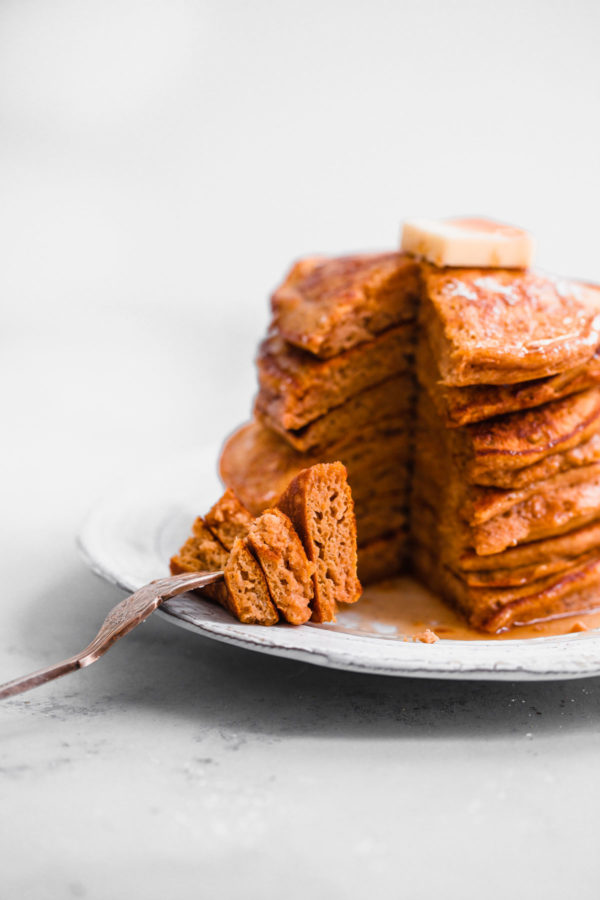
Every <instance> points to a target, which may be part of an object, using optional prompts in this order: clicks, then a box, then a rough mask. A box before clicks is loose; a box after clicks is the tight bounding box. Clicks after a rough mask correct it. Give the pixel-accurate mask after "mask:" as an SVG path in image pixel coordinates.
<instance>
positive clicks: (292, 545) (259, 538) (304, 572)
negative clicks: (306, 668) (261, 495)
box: [247, 509, 315, 625]
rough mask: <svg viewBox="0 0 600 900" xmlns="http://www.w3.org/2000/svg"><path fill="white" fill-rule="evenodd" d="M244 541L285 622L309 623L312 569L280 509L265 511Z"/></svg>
mask: <svg viewBox="0 0 600 900" xmlns="http://www.w3.org/2000/svg"><path fill="white" fill-rule="evenodd" d="M247 540H248V544H249V546H250V549H251V550H252V552H253V554H254V556H255V557H256V559H257V560H258V562H259V563H260V566H261V568H262V570H263V573H264V576H265V578H266V581H267V585H268V587H269V593H270V595H271V599H272V601H273V603H274V604H275V606H276V607H277V609H278V610H279V612H280V613H281V614H282V616H283V617H284V619H285V620H286V621H287V622H290V623H291V624H292V625H303V624H304V623H305V622H308V620H309V619H310V617H311V608H310V603H311V601H312V598H313V582H312V575H313V573H314V568H315V567H314V564H313V563H311V562H309V560H308V559H307V556H306V553H305V551H304V548H303V546H302V542H301V541H300V538H299V537H298V535H297V534H296V532H295V530H294V527H293V525H292V523H291V522H290V520H289V519H288V517H287V516H286V515H285V514H284V513H282V512H281V510H279V509H268V510H266V511H265V512H264V513H263V514H262V515H260V516H259V517H258V518H257V519H255V521H254V522H253V523H252V525H251V526H250V529H249V530H248V539H247Z"/></svg>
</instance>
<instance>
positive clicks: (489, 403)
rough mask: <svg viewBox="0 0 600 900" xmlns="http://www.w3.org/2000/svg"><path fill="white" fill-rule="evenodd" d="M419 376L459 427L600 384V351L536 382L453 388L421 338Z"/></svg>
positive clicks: (440, 409) (444, 414)
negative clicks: (445, 379)
mask: <svg viewBox="0 0 600 900" xmlns="http://www.w3.org/2000/svg"><path fill="white" fill-rule="evenodd" d="M417 375H418V379H419V382H420V384H421V385H423V387H424V388H425V389H426V390H427V392H428V394H429V396H430V397H431V399H432V400H433V402H434V404H435V406H436V409H437V412H438V414H439V415H440V416H441V417H442V418H443V419H444V422H445V424H446V425H447V426H449V427H454V428H456V427H458V426H460V425H470V424H472V423H473V422H481V421H483V420H485V419H491V418H492V417H494V416H499V415H504V414H506V413H511V412H518V411H519V410H523V409H531V408H533V407H535V406H542V405H543V404H544V403H550V402H552V401H553V400H560V399H561V398H562V397H567V396H568V395H569V394H576V393H579V391H584V390H587V388H590V387H593V386H594V385H597V384H600V352H599V351H598V350H597V351H596V353H595V355H594V356H593V357H592V358H591V359H590V360H589V362H585V363H583V365H581V366H576V367H575V368H574V369H568V370H567V371H566V372H561V373H560V374H558V375H549V376H548V377H546V378H539V379H537V380H535V381H525V382H520V383H518V384H498V385H495V384H494V385H490V384H474V385H469V386H466V387H449V386H448V385H445V384H443V383H442V382H441V376H440V373H439V370H438V368H437V366H436V364H435V360H434V358H433V354H432V352H431V350H430V348H429V343H428V341H427V340H425V339H421V340H420V341H419V342H418V350H417Z"/></svg>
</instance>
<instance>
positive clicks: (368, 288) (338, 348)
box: [271, 253, 420, 359]
mask: <svg viewBox="0 0 600 900" xmlns="http://www.w3.org/2000/svg"><path fill="white" fill-rule="evenodd" d="M419 290H420V277H419V266H418V264H417V262H416V261H415V260H414V259H413V258H412V257H410V256H407V255H405V254H402V253H370V254H358V255H354V256H342V257H337V258H333V259H327V258H324V257H319V256H314V257H308V258H306V259H302V260H300V261H299V262H297V263H296V264H295V265H294V266H293V267H292V269H291V271H290V272H289V274H288V275H287V277H286V279H285V281H284V282H283V284H282V285H281V287H279V288H278V289H277V290H276V291H275V293H274V294H273V296H272V298H271V305H272V309H273V325H274V326H275V327H276V328H277V330H278V331H279V333H280V334H281V336H282V337H283V338H285V340H286V341H289V343H291V344H294V345H295V346H297V347H300V348H302V349H303V350H308V351H309V352H310V353H313V354H315V355H316V356H320V357H321V358H323V359H325V358H330V357H332V356H337V355H338V354H339V353H343V352H344V351H345V350H348V349H349V348H350V347H354V346H355V345H356V344H361V343H364V342H365V341H371V340H372V339H373V338H374V337H375V336H376V335H378V334H379V333H380V332H382V331H385V330H386V329H387V328H390V327H391V326H393V325H398V324H399V323H401V322H407V321H410V320H411V319H414V317H415V313H416V305H417V299H418V296H419Z"/></svg>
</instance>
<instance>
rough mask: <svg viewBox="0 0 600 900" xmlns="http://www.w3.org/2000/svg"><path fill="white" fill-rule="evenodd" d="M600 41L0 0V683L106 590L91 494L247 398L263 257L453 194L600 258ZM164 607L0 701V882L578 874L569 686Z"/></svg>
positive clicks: (583, 750)
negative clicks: (288, 635)
mask: <svg viewBox="0 0 600 900" xmlns="http://www.w3.org/2000/svg"><path fill="white" fill-rule="evenodd" d="M599 35H600V5H599V4H597V3H595V2H593V0H574V2H569V3H567V2H555V0H554V2H551V0H546V2H542V0H538V2H533V0H532V2H524V0H521V2H515V0H504V2H502V3H499V2H497V3H487V2H481V0H480V2H466V0H460V2H410V3H408V2H382V0H371V2H367V0H362V2H356V0H347V2H331V0H329V2H327V0H321V2H313V0H305V2H301V3H300V2H279V3H277V2H265V0H258V2H216V0H215V2H195V3H194V2H187V3H183V2H176V0H171V2H167V0H163V2H152V0H148V2H132V0H125V2H117V0H103V2H95V0H89V2H85V0H83V2H82V0H71V2H65V0H63V2H59V0H38V2H34V0H14V2H10V0H3V2H2V3H1V5H0V198H1V199H0V235H1V246H2V254H1V260H0V310H1V316H0V402H1V406H0V409H1V412H2V421H3V424H4V434H3V440H2V442H1V445H0V498H1V501H2V503H1V511H0V528H1V532H0V538H1V541H2V556H1V568H0V574H1V577H2V579H3V582H2V585H3V591H2V593H1V595H0V604H1V609H2V616H3V628H2V633H1V636H0V680H3V679H4V678H7V679H8V678H9V677H12V676H14V675H16V674H18V673H20V672H21V671H26V670H27V669H30V668H34V667H37V666H39V665H42V664H46V663H49V662H51V661H54V660H56V659H59V658H61V657H64V656H66V655H68V654H69V653H71V652H73V651H74V650H76V649H77V648H78V647H79V646H80V645H83V644H84V643H86V642H87V640H88V638H89V637H91V635H92V633H93V631H94V629H95V627H96V625H97V624H98V622H99V620H100V619H101V618H102V615H103V614H104V612H105V611H106V610H107V609H108V607H109V606H110V604H111V603H112V602H115V601H116V599H117V597H118V595H117V593H116V592H115V591H113V590H112V589H111V588H109V587H105V586H102V585H101V584H100V583H99V582H96V581H95V580H94V579H93V578H92V576H91V575H89V574H88V573H87V572H86V570H85V568H84V567H83V564H82V563H81V562H80V561H79V560H78V558H77V554H76V551H75V549H74V535H75V533H76V531H77V528H78V525H79V522H80V520H81V518H82V517H83V515H84V514H85V511H86V510H87V509H88V508H89V506H90V505H91V504H92V503H93V501H94V500H95V498H96V497H97V496H99V495H100V494H101V493H102V492H103V491H104V490H105V489H106V487H107V486H108V485H109V484H110V483H111V482H112V480H113V479H114V478H115V477H117V476H118V475H120V474H121V473H122V472H123V471H127V470H128V469H129V468H131V467H136V466H138V465H139V464H140V462H141V461H144V462H146V461H152V460H155V459H156V460H158V459H160V458H162V457H165V456H167V455H169V454H171V453H174V452H178V451H180V450H182V449H184V448H189V447H194V446H198V447H200V446H201V445H202V444H203V443H204V442H206V441H215V440H216V441H218V440H220V439H221V438H222V437H223V435H224V434H225V433H226V432H227V431H228V430H230V429H232V428H233V427H235V426H236V424H238V423H239V422H240V421H242V420H243V419H244V418H245V417H247V416H248V414H249V410H250V405H251V397H252V394H253V392H254V373H253V366H252V357H253V354H254V352H255V347H256V343H257V340H258V339H259V337H260V336H261V334H262V333H263V331H264V328H265V325H266V322H267V303H266V301H267V297H268V294H269V292H270V290H271V289H272V287H273V286H274V285H275V284H276V283H277V281H278V280H279V279H280V277H281V276H282V274H283V272H284V271H285V270H286V268H287V267H288V265H289V263H290V262H291V260H292V259H294V258H295V257H297V256H299V255H302V254H304V253H312V252H315V251H317V252H331V253H339V252H349V251H353V250H359V249H371V248H372V249H378V248H388V247H394V246H395V245H396V242H397V238H398V232H399V226H400V222H401V220H402V218H403V217H404V216H409V215H433V216H444V215H452V214H456V213H469V214H470V213H475V214H487V215H491V216H494V217H497V218H499V219H502V220H506V221H509V222H515V223H517V224H521V225H524V226H526V227H528V228H530V229H531V230H532V231H533V232H534V233H535V234H536V236H537V239H538V245H539V253H538V260H539V263H540V265H541V266H543V267H544V268H547V269H550V270H554V271H557V272H561V273H565V274H576V275H579V276H582V277H585V278H588V279H597V280H600V242H599V239H598V225H597V222H598V208H599V201H600V114H599V113H600V109H599V107H600V53H599V51H598V42H599ZM172 632H173V630H172V629H170V628H169V626H168V625H167V624H165V623H163V622H150V623H148V625H147V626H146V629H145V630H144V632H143V634H141V635H140V636H138V635H135V636H132V637H131V638H130V639H128V641H127V642H124V644H123V646H122V647H118V648H115V650H114V651H111V656H110V657H108V658H107V659H106V660H104V661H103V662H102V663H100V664H99V665H98V667H92V669H91V670H89V671H86V672H84V673H81V674H79V675H76V676H72V677H71V678H70V679H65V681H64V682H61V683H56V684H55V685H53V686H50V687H47V688H44V689H43V690H40V691H39V692H38V693H37V694H36V695H33V694H32V695H31V696H30V697H29V698H23V699H19V700H17V699H16V700H14V701H11V702H10V703H9V704H7V705H6V706H5V707H4V708H3V710H2V718H3V722H5V723H6V730H5V732H4V733H5V738H3V739H2V745H1V746H0V765H1V766H2V770H1V772H0V778H2V779H3V780H4V783H5V787H4V788H3V789H2V793H3V798H4V799H3V800H2V814H1V816H0V829H1V830H2V832H3V833H2V835H0V836H1V837H2V841H1V843H0V846H1V848H2V849H1V850H0V855H2V856H3V857H4V858H3V859H2V867H1V871H2V875H0V896H2V897H5V896H6V897H11V898H12V897H16V896H19V897H24V896H32V897H34V896H35V897H36V898H39V897H46V896H47V897H58V896H61V897H62V896H76V897H79V896H86V897H107V896H110V897H113V898H114V897H120V896H131V895H132V894H131V892H132V891H134V892H136V891H137V889H138V888H139V886H140V884H141V885H143V888H144V893H145V895H146V896H148V897H154V896H161V897H163V896H168V895H169V891H171V895H172V896H185V895H189V894H190V893H191V891H192V890H193V891H194V894H198V893H199V894H200V896H204V894H203V893H202V890H203V886H204V888H205V889H206V891H207V893H206V896H209V895H210V896H215V895H216V894H215V893H214V892H215V891H216V890H218V891H219V892H220V893H221V895H222V896H234V895H235V893H236V892H238V893H239V891H242V890H243V891H244V894H245V896H248V897H254V896H257V897H258V896H260V897H264V896H269V897H270V896H273V897H279V896H289V897H296V896H305V895H306V893H307V892H310V893H312V894H313V895H314V896H324V895H325V894H326V895H327V896H329V897H332V896H338V895H339V896H342V895H344V896H350V895H352V894H355V895H356V896H359V895H362V896H365V895H366V893H365V892H368V891H369V890H377V891H379V892H383V891H387V892H388V893H389V892H390V891H393V890H398V889H399V885H401V884H404V885H405V888H406V890H407V893H406V896H410V897H424V898H428V897H431V896H433V895H434V893H435V890H436V889H437V890H439V892H440V893H441V892H442V891H443V893H444V896H447V897H455V896H456V897H458V896H461V897H479V896H486V897H488V898H489V897H496V896H498V897H499V896H505V895H506V893H507V892H508V891H510V892H513V891H515V890H516V891H517V895H519V886H521V887H523V891H522V893H524V892H525V888H527V889H529V891H530V892H532V891H534V890H538V889H539V891H540V892H541V893H540V896H544V897H546V898H549V897H564V896H566V895H567V893H568V892H569V891H570V889H571V887H572V886H575V887H573V891H575V889H576V892H577V894H578V896H579V897H582V898H584V897H596V896H597V888H595V886H594V885H595V880H596V877H597V876H600V870H599V865H598V861H597V859H598V856H597V852H596V844H595V843H594V842H593V841H591V838H592V836H593V835H594V833H595V832H596V831H597V825H598V822H597V801H598V799H600V795H599V793H598V790H597V784H598V780H597V777H596V770H597V758H598V749H599V748H598V739H597V735H596V732H597V724H598V710H599V708H600V684H598V683H597V682H596V681H591V682H589V683H586V684H584V683H572V684H565V685H558V686H556V687H552V686H547V685H546V686H537V687H529V688H518V687H514V688H513V687H510V686H508V687H502V686H500V687H496V688H491V687H489V686H487V687H486V686H481V687H476V686H467V685H454V686H445V685H433V684H427V683H424V684H419V683H417V682H402V683H401V684H400V683H396V682H394V683H392V684H388V683H387V682H385V681H384V680H382V679H375V678H368V677H365V678H359V677H356V676H349V675H343V674H339V675H336V674H335V673H320V672H318V670H314V671H313V670H310V671H309V670H308V668H307V667H306V666H302V665H300V664H291V663H283V662H277V661H274V660H268V661H265V660H261V659H260V658H255V657H253V656H250V655H248V654H243V653H240V652H239V651H235V650H232V649H228V648H223V647H219V646H212V645H211V646H209V645H208V644H207V643H206V642H202V641H198V639H196V638H194V637H193V636H191V635H187V634H183V633H182V634H179V633H177V634H176V635H175V636H174V635H173V633H172ZM126 644H127V646H126ZM158 684H160V687H158V686H157V685H158ZM198 742H201V743H203V746H202V747H201V748H200V749H199V748H198V746H197V745H198ZM207 748H208V749H207ZM207 759H210V760H211V762H210V763H207V762H206V760H207ZM203 760H204V762H203ZM215 773H217V774H215ZM315 820H316V821H315ZM57 823H58V824H57ZM291 844H293V846H291ZM232 859H237V864H232ZM3 878H4V879H5V880H6V884H5V886H4V890H3V889H2V879H3ZM540 879H541V880H540ZM540 885H541V887H540ZM209 888H210V890H209ZM27 892H29V893H27ZM128 892H129V893H128ZM435 895H436V896H437V894H435Z"/></svg>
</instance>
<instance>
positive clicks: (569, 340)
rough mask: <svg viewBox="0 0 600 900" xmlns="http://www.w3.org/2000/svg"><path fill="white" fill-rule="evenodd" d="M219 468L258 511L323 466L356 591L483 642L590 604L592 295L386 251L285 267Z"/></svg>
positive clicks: (597, 602) (597, 459) (599, 493)
mask: <svg viewBox="0 0 600 900" xmlns="http://www.w3.org/2000/svg"><path fill="white" fill-rule="evenodd" d="M272 310H273V320H272V326H271V329H270V332H269V334H268V336H267V338H266V340H265V341H264V342H263V344H262V346H261V348H260V352H259V357H258V373H259V386H260V387H259V393H258V397H257V400H256V405H255V415H254V421H253V422H251V423H250V424H249V425H246V426H244V427H243V428H242V429H241V430H240V431H238V432H237V433H236V434H235V435H233V437H231V438H230V439H229V441H228V442H227V444H226V445H225V448H224V451H223V455H222V458H221V474H222V477H223V479H224V481H225V483H226V484H227V486H228V487H230V488H232V489H233V490H234V491H235V493H236V494H237V495H238V496H239V497H240V499H241V500H242V502H243V503H244V504H245V505H246V506H247V507H248V508H249V509H250V510H252V512H253V513H255V514H257V513H258V512H260V511H261V510H262V509H264V508H265V507H267V506H269V505H272V504H273V503H275V502H276V500H277V498H278V497H279V495H280V494H281V492H282V491H283V490H284V489H285V486H286V485H287V483H288V482H289V481H290V478H291V477H293V476H294V475H295V474H296V473H297V472H298V471H299V470H300V469H302V468H305V467H307V466H310V465H312V464H314V463H315V462H318V461H323V462H328V461H331V460H336V459H339V460H341V461H342V462H343V463H344V464H345V466H346V467H347V469H348V479H349V483H350V486H351V488H352V493H353V496H354V500H355V507H356V518H357V529H358V544H359V557H358V559H359V575H360V578H361V580H362V581H363V583H369V582H370V581H373V580H377V579H379V578H382V577H385V576H387V575H391V574H394V573H396V572H399V571H413V572H415V573H416V574H418V576H419V577H420V578H421V580H422V581H424V582H425V583H426V584H427V585H429V586H430V587H432V588H433V589H434V590H436V591H437V592H439V593H441V595H442V596H443V597H444V598H446V599H447V600H448V601H449V602H451V603H452V604H454V605H455V606H458V607H459V608H460V609H461V610H462V611H463V613H464V614H465V616H466V618H467V619H468V620H469V621H470V622H471V624H473V625H475V626H477V627H479V628H483V629H486V630H489V631H497V630H499V629H502V628H505V627H508V626H510V625H512V624H515V623H520V622H526V621H532V620H534V619H538V618H544V617H547V616H551V615H559V614H564V613H567V612H569V611H575V610H577V611H580V610H586V609H589V608H591V607H592V606H596V607H597V606H600V353H598V352H597V351H598V348H599V347H600V291H599V290H598V288H594V287H592V286H586V285H583V284H580V283H574V282H566V281H561V280H557V279H553V278H551V277H543V276H541V275H539V274H536V273H535V272H532V271H531V270H528V269H493V268H489V269H461V268H438V267H436V266H434V265H431V264H429V263H425V262H420V261H418V260H417V259H416V258H415V257H412V256H410V255H408V254H402V253H386V254H377V255H361V256H352V257H342V258H339V259H322V258H310V259H307V260H303V261H301V262H300V263H298V264H297V265H296V266H295V267H294V268H293V269H292V271H291V272H290V274H289V275H288V277H287V279H286V280H285V282H284V283H283V285H282V286H281V287H280V288H279V289H278V290H277V291H276V292H275V294H274V295H273V298H272Z"/></svg>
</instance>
